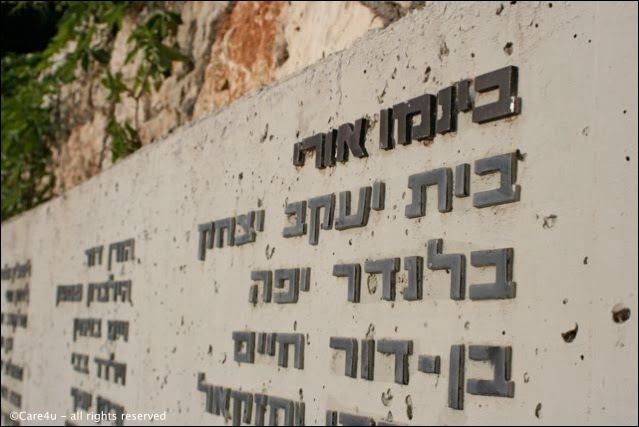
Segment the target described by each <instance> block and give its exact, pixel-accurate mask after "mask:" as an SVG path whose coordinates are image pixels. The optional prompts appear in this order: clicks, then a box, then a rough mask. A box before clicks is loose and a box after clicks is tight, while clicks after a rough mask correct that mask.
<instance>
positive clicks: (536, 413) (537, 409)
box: [535, 403, 541, 419]
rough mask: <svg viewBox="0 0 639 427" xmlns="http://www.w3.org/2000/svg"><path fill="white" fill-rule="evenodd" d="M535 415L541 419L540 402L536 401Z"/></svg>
mask: <svg viewBox="0 0 639 427" xmlns="http://www.w3.org/2000/svg"><path fill="white" fill-rule="evenodd" d="M535 416H536V417H537V418H539V419H541V403H538V404H537V406H536V407H535Z"/></svg>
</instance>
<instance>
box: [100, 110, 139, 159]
mask: <svg viewBox="0 0 639 427" xmlns="http://www.w3.org/2000/svg"><path fill="white" fill-rule="evenodd" d="M106 131H107V133H108V134H109V136H110V137H111V155H112V159H113V161H114V162H115V161H117V160H118V159H120V158H122V157H126V156H128V155H129V154H131V153H133V152H134V151H135V150H137V149H138V148H140V147H141V146H142V143H141V142H140V138H139V137H138V133H137V132H136V131H135V129H133V128H132V127H131V125H129V122H126V123H124V125H121V124H120V123H118V121H117V120H116V119H115V117H113V116H111V117H110V118H109V123H108V124H107V127H106Z"/></svg>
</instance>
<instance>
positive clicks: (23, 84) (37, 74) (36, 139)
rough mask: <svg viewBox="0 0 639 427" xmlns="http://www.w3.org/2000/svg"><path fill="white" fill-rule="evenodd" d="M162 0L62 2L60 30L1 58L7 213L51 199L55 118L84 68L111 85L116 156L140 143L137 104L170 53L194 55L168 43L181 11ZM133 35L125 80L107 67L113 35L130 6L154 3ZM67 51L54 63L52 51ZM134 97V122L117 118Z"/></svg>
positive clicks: (161, 74)
mask: <svg viewBox="0 0 639 427" xmlns="http://www.w3.org/2000/svg"><path fill="white" fill-rule="evenodd" d="M39 3H40V2H16V3H15V5H14V7H16V8H21V7H34V8H37V7H38V6H39ZM163 4H164V2H122V1H85V2H74V1H66V2H57V4H56V5H57V7H58V8H60V10H62V11H63V15H62V18H61V20H60V22H59V25H58V32H57V34H56V35H55V36H54V38H53V39H52V40H51V41H50V43H49V45H48V46H47V48H46V49H45V50H44V51H43V52H40V53H37V54H27V55H7V56H5V57H4V58H2V171H1V172H2V214H1V215H2V219H3V220H4V219H6V218H8V217H10V216H13V215H15V214H17V213H19V212H22V211H24V210H27V209H30V208H32V207H33V206H35V205H37V204H39V203H41V202H43V201H46V200H48V199H49V198H50V197H51V190H52V188H53V185H54V176H53V173H52V149H53V147H54V146H55V145H56V144H57V143H59V142H60V138H61V135H64V129H61V126H62V125H61V124H60V121H59V120H58V115H59V111H58V107H59V106H58V103H57V98H58V96H59V93H60V89H61V87H62V86H63V85H64V84H67V83H70V82H72V81H73V80H75V79H77V78H78V77H79V76H81V75H82V74H84V75H85V76H87V75H88V76H91V77H99V78H100V81H101V83H102V85H103V86H104V87H105V88H106V89H107V91H108V101H109V102H110V106H109V108H108V111H107V114H108V121H107V125H106V128H105V131H106V133H107V134H108V135H109V137H110V139H111V155H112V160H113V162H115V161H117V160H118V159H120V158H122V157H125V156H127V155H128V154H130V153H132V152H134V151H135V150H137V149H138V148H140V146H141V143H140V138H139V136H138V130H137V122H138V120H137V105H138V102H139V100H140V98H141V97H143V96H145V95H149V94H150V93H151V92H152V90H153V89H154V88H157V87H158V86H159V84H161V82H162V79H163V78H165V77H166V76H168V75H170V72H171V62H172V61H190V59H189V58H188V57H187V56H185V55H183V54H182V53H180V52H179V51H178V50H177V49H175V48H174V47H172V46H170V45H168V44H165V40H166V39H171V38H173V37H174V36H175V34H176V32H177V28H178V26H179V25H180V24H181V22H182V20H181V18H180V15H179V14H177V13H174V12H170V11H167V10H164V9H163V8H162V7H163V6H162V5H163ZM149 8H150V10H148V13H147V14H146V15H142V16H146V19H145V20H144V22H143V23H141V24H140V23H139V24H138V25H137V27H136V29H135V30H134V31H133V33H132V34H131V36H130V38H129V40H128V42H129V45H130V46H131V49H130V51H129V52H128V54H127V57H126V63H129V62H131V61H133V60H135V61H136V63H138V68H137V70H136V72H135V77H134V78H133V80H132V81H131V82H125V81H124V78H123V76H122V73H120V72H117V73H113V72H112V71H111V70H110V69H109V65H108V64H109V62H110V59H111V58H110V51H111V47H112V44H113V40H114V39H115V36H116V35H117V33H118V31H119V30H120V29H121V28H122V20H123V18H124V17H125V16H126V15H127V14H130V13H131V14H135V15H136V16H137V15H139V14H140V13H141V12H142V11H143V10H144V9H149ZM62 52H64V58H63V60H62V61H61V63H60V62H59V61H58V63H57V64H56V65H55V66H52V59H53V57H54V55H59V54H60V53H62ZM125 96H127V97H131V98H133V99H134V100H135V102H136V118H135V124H134V125H133V126H132V125H131V124H130V123H129V122H128V121H127V122H125V123H119V122H118V121H117V120H116V117H115V107H116V105H117V104H119V103H120V102H122V101H123V98H124V97H125Z"/></svg>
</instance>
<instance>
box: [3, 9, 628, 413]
mask: <svg viewBox="0 0 639 427" xmlns="http://www.w3.org/2000/svg"><path fill="white" fill-rule="evenodd" d="M636 28H637V6H636V4H622V3H615V2H607V3H588V4H565V3H556V2H553V3H517V4H516V5H509V4H507V3H505V4H504V6H503V8H502V7H501V6H500V5H499V4H474V3H473V4H471V3H454V4H453V3H451V4H443V3H436V4H433V5H430V6H429V7H428V8H427V9H425V10H424V11H419V12H416V13H414V14H412V15H410V16H408V17H406V18H404V19H402V20H401V21H399V22H398V23H397V24H394V25H391V26H390V27H388V28H387V29H385V30H382V31H379V32H375V33H374V34H372V35H370V36H369V37H367V38H365V39H364V40H362V41H360V42H358V43H356V44H355V45H354V46H353V47H352V48H351V49H349V50H347V51H344V52H342V53H339V54H336V55H332V56H329V57H327V58H326V59H325V60H323V61H321V62H320V63H319V64H318V65H316V66H313V67H311V68H308V69H306V70H304V71H303V72H301V73H299V74H296V75H294V76H292V77H290V78H288V79H286V80H285V81H282V82H280V83H278V84H276V85H275V86H273V87H270V88H269V89H268V90H265V91H262V92H260V93H257V94H255V95H252V96H250V97H247V98H244V99H241V100H239V101H238V102H237V103H235V104H234V105H233V106H232V107H230V108H226V109H223V110H221V111H219V112H218V113H216V114H214V115H211V116H208V117H206V118H204V119H202V120H201V121H199V122H197V123H194V124H192V125H189V126H186V127H183V128H181V129H180V130H178V131H176V132H174V133H173V134H171V135H170V136H169V137H168V138H167V139H166V140H164V141H162V142H160V143H158V144H155V145H152V146H147V147H144V148H143V149H142V150H141V151H140V152H138V153H136V154H135V155H133V156H131V157H130V158H127V159H126V160H125V161H123V162H121V163H120V164H117V165H116V166H115V167H113V168H111V169H109V170H107V171H105V172H104V173H102V174H101V175H99V176H98V177H96V178H93V179H91V180H90V181H89V182H87V183H85V184H82V185H80V186H78V187H76V188H74V189H72V190H71V191H69V192H67V193H66V194H65V195H64V196H62V197H60V198H57V199H55V200H52V201H51V202H49V203H47V204H45V205H43V206H40V207H38V208H36V209H34V210H32V211H30V212H28V213H26V214H23V215H20V216H19V217H17V218H15V219H12V220H10V221H8V222H6V223H4V224H3V225H2V266H3V268H5V266H6V265H8V266H13V265H14V264H15V263H17V262H20V263H22V262H25V261H26V260H30V262H31V265H32V274H31V277H30V278H28V279H22V281H20V280H16V281H15V282H13V283H10V282H8V281H4V280H3V282H2V289H3V296H2V312H3V313H15V312H21V313H27V315H28V326H27V327H26V328H20V327H18V328H17V329H16V330H15V332H14V331H13V330H12V329H11V328H10V327H8V326H7V325H5V324H3V325H2V335H3V337H5V336H13V337H14V343H13V344H14V345H13V350H11V351H9V352H5V351H4V349H3V353H2V359H3V361H8V360H10V361H11V362H12V363H13V364H18V365H21V366H24V368H25V369H24V378H23V381H17V380H15V379H14V378H10V377H8V376H7V375H5V372H4V370H3V376H2V384H3V385H5V386H6V387H8V388H9V389H11V390H15V391H16V392H18V393H20V394H21V395H22V409H23V410H25V411H30V412H45V411H51V412H53V413H57V414H59V415H70V413H71V411H72V403H73V401H72V397H71V395H70V389H71V388H72V387H77V388H79V389H82V390H85V391H88V392H90V393H92V394H93V398H94V399H95V398H96V396H97V395H101V396H104V397H106V398H108V399H110V400H113V401H114V402H117V403H119V404H122V405H123V406H124V407H125V409H126V412H129V413H140V412H146V413H153V412H156V413H160V412H163V411H165V410H166V411H167V414H168V419H169V421H168V422H170V423H177V424H222V423H224V420H223V418H222V417H221V416H215V415H211V414H208V413H206V412H205V397H204V394H203V393H201V392H199V391H198V390H197V375H198V373H199V372H203V373H205V374H206V381H207V382H208V383H211V384H215V385H223V386H228V387H231V388H233V389H234V390H238V389H241V390H243V391H249V392H252V393H266V394H269V395H274V396H279V397H284V398H288V399H293V400H295V401H299V400H300V399H301V398H302V396H303V401H304V402H305V403H306V423H307V424H309V425H313V424H323V423H324V419H325V411H326V410H327V409H333V410H337V411H344V412H349V413H359V414H362V415H367V416H371V417H374V418H375V419H377V420H381V419H384V418H387V417H389V416H392V419H393V420H394V421H395V422H399V423H415V424H417V423H419V424H492V423H497V424H532V425H536V424H572V423H587V424H616V423H621V424H637V417H638V416H637V407H638V404H637V313H638V311H637V309H638V307H637V288H636V286H637V158H638V154H639V153H638V152H637V151H638V150H637V144H636V141H637V96H636V94H637V32H636ZM506 65H517V66H518V67H519V73H520V81H519V96H520V97H521V99H522V112H521V114H520V115H519V116H516V117H514V118H511V119H507V120H498V121H495V122H493V123H490V124H483V125H478V124H475V123H472V122H471V120H470V114H460V116H459V125H458V128H459V130H458V132H454V133H450V134H447V135H443V136H441V135H439V136H437V137H436V138H435V140H434V142H433V143H430V144H428V145H424V144H420V143H416V142H415V143H413V144H412V145H409V146H404V147H397V148H395V149H394V150H390V151H382V150H380V149H379V148H377V144H378V134H379V123H377V122H376V123H375V124H374V126H373V128H372V129H370V130H369V132H368V133H367V141H366V147H367V148H368V152H369V155H370V156H369V157H368V158H366V159H356V158H351V159H350V160H349V161H348V162H347V163H345V164H338V165H337V166H336V167H334V168H327V169H325V170H318V169H315V168H314V167H313V165H312V163H313V160H312V159H311V160H307V165H306V166H304V167H303V168H295V167H293V165H292V163H291V157H292V152H293V148H292V147H293V144H294V143H295V142H297V141H298V140H299V139H300V138H302V137H306V136H310V135H312V134H314V133H316V132H321V131H326V130H328V128H329V127H335V126H338V125H339V124H341V123H344V122H346V121H353V120H355V119H357V118H359V117H362V116H369V117H370V118H371V119H372V120H373V121H374V122H375V121H376V120H377V119H378V115H379V111H380V108H382V107H391V106H393V105H394V104H396V103H398V102H402V101H405V100H408V99H410V98H413V97H415V96H417V95H420V94H422V93H424V92H429V93H436V92H437V91H438V90H439V89H441V88H443V87H445V86H446V85H448V84H450V83H452V82H456V81H458V80H460V79H462V78H469V77H473V76H477V75H479V74H482V73H484V72H488V71H492V70H494V69H498V68H501V67H503V66H506ZM427 70H429V71H427ZM515 150H520V152H521V153H522V154H523V160H522V161H520V162H519V174H518V178H517V184H519V185H520V186H521V201H519V202H517V203H511V204H506V205H502V206H499V207H491V208H485V209H476V208H473V207H472V200H471V199H472V197H470V198H466V199H459V198H455V199H454V200H453V210H452V212H450V213H446V214H442V213H439V212H437V210H436V209H435V207H434V206H433V204H432V200H434V197H435V193H434V192H431V191H432V190H429V193H428V194H429V199H428V200H429V202H430V203H429V205H428V208H427V214H426V216H424V217H422V218H420V219H408V218H406V217H405V216H404V207H405V206H406V205H407V204H408V203H409V198H410V190H409V189H408V187H407V178H408V176H409V175H411V174H415V173H419V172H423V171H427V170H430V169H434V168H438V167H441V166H447V167H453V168H454V166H456V165H457V164H459V163H462V162H468V163H471V164H472V163H473V162H474V161H475V160H477V159H481V158H484V157H488V156H492V155H498V154H503V153H507V152H512V151H515ZM375 180H383V181H385V183H386V193H387V198H386V208H385V210H383V211H380V212H376V211H372V212H371V216H370V220H369V224H368V226H367V227H365V228H358V229H352V230H346V231H341V232H338V231H336V230H322V231H321V234H320V242H319V245H318V246H311V245H309V244H308V241H307V238H306V237H301V238H292V239H284V238H282V237H281V232H282V228H283V227H284V226H285V225H287V220H286V216H285V215H284V206H285V203H286V201H289V202H291V201H298V200H306V199H308V198H310V197H314V196H319V195H322V194H326V193H329V192H335V193H337V192H339V191H345V190H357V189H358V188H359V187H360V186H364V185H370V184H371V183H372V182H373V181H375ZM495 182H496V178H494V177H485V178H481V179H480V178H479V177H477V176H476V175H473V176H472V177H471V189H472V192H473V193H474V192H475V191H477V190H484V189H488V188H491V187H492V186H493V185H494V184H495ZM258 207H259V208H260V209H264V210H265V212H266V222H265V230H264V232H263V233H258V236H257V242H256V243H254V244H249V245H245V246H236V247H225V248H222V249H217V248H216V249H214V250H209V251H207V256H206V260H205V261H203V262H202V261H199V260H197V259H196V253H197V239H198V234H197V225H198V224H201V223H204V222H206V221H211V220H214V219H221V218H226V217H229V216H234V215H239V214H243V213H246V212H248V211H250V210H254V209H257V208H258ZM127 238H135V257H136V260H135V262H127V263H121V264H116V265H117V267H116V268H114V270H113V274H115V277H116V279H120V278H123V279H131V280H132V282H133V293H132V301H133V304H132V305H129V304H122V303H120V304H95V305H94V306H93V305H92V306H91V307H87V306H86V304H85V303H84V302H82V303H60V305H58V306H57V307H56V305H55V299H56V286H57V285H60V284H74V283H83V284H84V285H85V286H86V284H87V283H88V282H92V281H105V280H107V275H108V272H107V270H106V268H105V267H104V264H103V265H102V266H99V267H92V268H89V267H88V266H87V265H86V257H85V255H84V250H85V249H88V248H90V247H93V246H96V245H100V244H104V245H108V244H109V243H111V242H115V241H121V240H124V239H127ZM435 238H443V239H444V251H445V252H446V253H464V254H465V255H466V257H467V258H468V260H467V264H468V265H467V278H468V280H467V283H468V284H471V283H486V282H490V281H492V280H493V277H494V270H493V269H486V271H482V270H480V269H478V268H474V267H472V266H471V265H470V252H471V251H473V250H480V249H490V248H503V247H512V248H513V249H514V252H515V262H514V271H513V280H515V281H516V282H517V295H516V297H515V298H514V299H510V300H501V301H472V300H469V299H468V298H467V299H466V300H463V301H453V300H451V299H450V298H449V296H448V292H449V281H450V276H449V275H447V274H446V273H445V272H443V271H429V270H427V271H426V273H425V281H424V299H423V300H422V301H414V302H407V301H404V300H403V299H401V298H399V299H398V300H397V301H395V303H394V304H391V303H389V302H387V301H381V300H380V299H379V298H380V289H379V286H377V291H376V293H375V294H374V295H371V294H369V287H368V286H366V285H367V277H366V275H365V274H363V273H362V282H363V283H362V303H360V304H359V305H354V304H350V303H348V302H347V301H346V289H345V287H346V284H345V279H341V278H336V277H334V276H333V275H332V267H333V264H337V263H342V262H344V263H348V262H361V263H362V264H363V262H364V260H365V259H376V258H382V257H402V258H403V257H404V256H410V255H421V256H426V250H425V244H426V242H427V241H428V240H430V239H435ZM303 266H309V267H311V268H312V281H311V288H310V291H309V292H302V293H301V294H300V297H299V302H298V303H297V304H288V305H278V304H263V303H260V304H258V305H257V306H255V307H254V306H252V305H251V304H249V303H248V302H247V296H248V290H249V286H250V284H251V280H250V272H251V271H252V270H258V269H275V268H282V267H303ZM402 266H403V264H402ZM378 280H379V279H378ZM405 280H406V272H405V271H403V270H401V271H400V273H399V274H398V293H399V292H400V291H401V290H403V287H404V283H405ZM26 283H28V285H29V303H28V305H27V304H24V303H19V304H17V305H16V304H12V303H9V302H8V301H7V298H6V296H5V290H7V289H17V288H20V287H22V286H24V285H25V284H26ZM83 301H84V300H83ZM618 304H622V305H623V306H625V307H626V308H628V309H629V310H630V318H629V319H627V320H626V321H624V322H622V323H616V322H615V321H613V313H612V311H613V308H614V309H618V308H619V306H618ZM615 307H616V308H615ZM81 317H97V318H102V319H103V321H105V322H106V320H108V319H120V320H129V321H130V322H131V324H130V328H131V329H130V336H129V342H122V341H117V342H115V343H113V342H110V341H107V340H106V338H104V337H103V338H101V339H96V338H83V337H80V338H78V340H77V341H75V342H74V341H73V319H74V318H81ZM575 324H578V330H577V333H576V336H574V337H570V336H569V334H568V335H566V337H567V338H566V339H568V341H570V338H574V339H572V341H571V342H566V340H565V339H564V338H563V337H562V333H566V332H568V331H570V330H572V329H573V328H574V327H575ZM371 325H372V327H371ZM104 329H105V326H104V325H103V330H104ZM242 330H253V331H273V332H291V333H292V332H296V333H303V334H308V340H307V345H306V353H305V366H304V369H303V370H297V369H293V368H278V367H277V361H276V358H270V357H265V356H258V358H256V363H255V364H252V365H251V364H242V365H239V364H238V363H236V362H234V361H233V340H232V338H231V333H232V332H233V331H242ZM367 334H368V337H374V338H375V339H381V338H391V339H411V340H413V341H414V350H413V356H411V358H410V361H409V374H410V383H409V384H408V385H405V386H404V385H398V384H396V383H394V382H393V359H392V358H390V357H387V356H382V355H381V354H380V353H377V357H376V364H375V380H374V381H372V382H369V381H365V380H362V379H361V378H357V379H353V378H349V377H346V376H344V364H343V363H344V359H343V356H342V355H339V354H338V353H336V352H335V351H334V350H332V349H331V348H329V338H330V337H331V336H344V337H356V338H358V339H361V338H364V337H366V336H367ZM453 344H466V345H469V344H488V345H500V346H512V352H513V353H512V381H514V382H515V395H514V398H512V399H509V398H497V397H483V396H475V395H471V394H468V393H466V394H465V397H464V401H465V402H464V409H463V410H461V411H459V410H453V409H451V408H449V407H448V404H447V396H448V382H449V357H448V354H449V350H450V346H451V345H453ZM72 352H80V353H86V354H89V355H90V357H91V363H90V374H89V375H88V376H87V375H82V374H79V373H77V372H75V371H74V370H73V369H72V366H71V364H70V358H71V353H72ZM111 352H114V353H115V354H116V359H117V360H122V361H124V362H126V363H127V379H126V386H122V385H119V384H114V383H113V382H109V381H106V380H103V379H100V378H97V376H96V375H95V371H96V366H95V364H94V363H93V357H108V355H109V354H110V353H111ZM420 354H434V355H441V357H442V366H441V374H440V375H439V376H436V375H425V374H422V373H420V372H418V371H417V361H416V360H417V355H420ZM291 358H292V353H291ZM358 369H359V368H358ZM490 376H491V370H490V368H489V367H488V366H484V365H482V364H481V363H478V362H473V361H470V360H468V359H467V360H466V378H467V379H468V378H490ZM389 389H390V394H391V395H392V396H393V398H392V399H389V397H388V393H387V390H389ZM382 394H384V398H381V397H380V396H382ZM409 404H410V405H409ZM94 405H95V403H94ZM409 406H410V408H411V411H410V416H412V419H410V417H409V411H408V408H409ZM11 410H13V406H12V405H11V404H10V403H8V402H7V401H6V400H4V399H3V401H2V411H3V412H9V411H11ZM91 410H92V411H95V406H92V407H91ZM60 421H61V420H60V418H58V420H57V421H56V422H55V423H52V422H48V423H47V422H41V424H60ZM25 424H26V423H25ZM87 424H92V423H91V422H89V423H87ZM127 424H130V423H127Z"/></svg>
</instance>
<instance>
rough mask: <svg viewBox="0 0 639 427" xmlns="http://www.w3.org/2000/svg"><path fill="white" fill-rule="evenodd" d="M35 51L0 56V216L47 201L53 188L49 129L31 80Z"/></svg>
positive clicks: (37, 85) (40, 94)
mask: <svg viewBox="0 0 639 427" xmlns="http://www.w3.org/2000/svg"><path fill="white" fill-rule="evenodd" d="M39 61H40V57H39V55H34V54H29V55H22V56H15V55H7V56H5V57H4V58H2V218H3V219H4V218H7V217H9V216H11V215H14V214H16V213H19V212H21V211H24V210H27V209H30V208H32V207H33V206H35V205H36V204H38V203H41V202H42V201H44V200H47V198H48V196H49V193H50V191H51V188H52V187H53V183H54V182H53V175H52V173H51V168H50V165H49V159H50V158H51V146H52V142H53V140H54V135H55V129H54V127H53V125H52V122H51V120H50V115H51V112H50V109H49V108H48V107H46V106H45V104H44V102H43V100H44V98H45V96H46V95H48V94H49V93H50V90H49V89H50V87H49V85H48V84H47V82H45V81H38V80H37V76H38V73H37V69H38V67H37V65H38V63H39Z"/></svg>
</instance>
